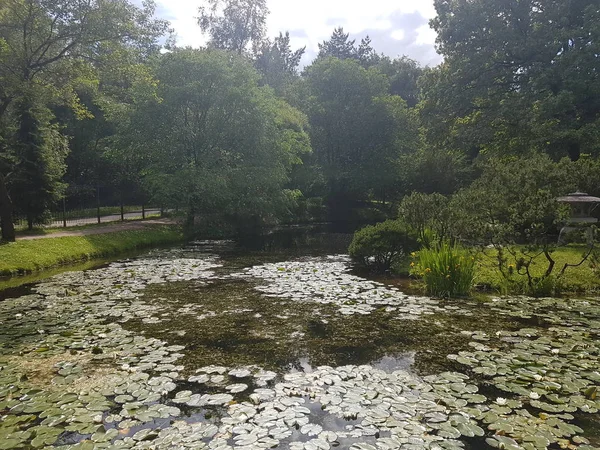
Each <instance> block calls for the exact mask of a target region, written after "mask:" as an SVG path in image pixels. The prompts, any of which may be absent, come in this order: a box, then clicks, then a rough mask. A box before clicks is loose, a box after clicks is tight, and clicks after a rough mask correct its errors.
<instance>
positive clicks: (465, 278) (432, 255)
mask: <svg viewBox="0 0 600 450" xmlns="http://www.w3.org/2000/svg"><path fill="white" fill-rule="evenodd" d="M414 257H415V258H416V260H417V263H414V262H413V263H412V264H413V274H415V275H417V276H419V277H422V278H423V280H424V281H425V285H426V287H427V293H428V294H430V295H435V296H437V297H456V296H465V295H468V294H469V293H470V292H471V289H472V287H473V283H474V279H475V257H473V256H472V255H471V253H470V252H469V251H468V250H466V249H464V248H463V247H461V246H459V245H458V244H456V243H455V244H450V243H449V242H448V241H442V242H441V243H439V244H438V245H434V246H432V247H431V248H426V247H424V248H422V249H421V250H419V252H418V253H417V254H415V255H414Z"/></svg>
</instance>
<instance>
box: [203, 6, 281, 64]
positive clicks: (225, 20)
mask: <svg viewBox="0 0 600 450" xmlns="http://www.w3.org/2000/svg"><path fill="white" fill-rule="evenodd" d="M198 12H199V13H200V16H199V17H198V25H200V28H201V29H202V31H203V32H205V33H208V34H209V36H210V41H209V46H211V47H214V48H218V49H223V50H230V51H233V52H236V53H238V54H242V53H244V52H245V51H246V50H247V47H248V45H249V44H251V45H252V48H253V49H258V48H259V46H260V44H261V43H262V42H263V39H264V36H265V31H266V23H267V15H268V14H269V10H268V8H267V3H266V0H206V1H205V6H201V7H200V8H199V9H198Z"/></svg>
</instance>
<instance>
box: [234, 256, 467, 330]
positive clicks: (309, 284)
mask: <svg viewBox="0 0 600 450" xmlns="http://www.w3.org/2000/svg"><path fill="white" fill-rule="evenodd" d="M349 263H350V259H349V257H347V256H344V255H336V256H329V257H327V258H325V259H324V258H306V259H303V260H299V261H286V262H281V263H271V264H264V265H260V266H254V267H250V268H247V269H245V270H244V272H243V273H239V274H233V275H232V276H233V277H251V278H259V279H263V280H265V281H267V282H268V284H265V285H260V286H257V287H256V289H257V290H258V291H260V292H262V293H263V294H264V295H265V296H268V297H275V298H287V299H291V300H294V301H307V302H315V303H322V304H333V305H336V306H338V307H339V312H340V313H341V314H344V315H352V314H371V313H372V312H373V311H375V310H377V309H379V308H385V310H386V311H387V312H395V313H397V314H398V316H399V318H402V319H403V320H408V319H418V318H419V317H420V316H422V315H424V314H427V315H431V314H435V313H436V312H440V311H443V310H444V308H443V307H441V306H440V305H439V304H438V302H437V301H436V300H433V299H431V298H429V297H415V296H410V295H406V294H404V293H402V292H400V290H399V289H398V288H393V287H388V286H386V285H385V284H383V283H378V282H375V281H371V280H367V279H365V278H361V277H357V276H355V275H352V274H350V273H349V270H350V264H349ZM451 308H452V307H451ZM453 309H454V312H460V313H462V314H469V311H467V310H463V309H459V308H456V307H454V308H453Z"/></svg>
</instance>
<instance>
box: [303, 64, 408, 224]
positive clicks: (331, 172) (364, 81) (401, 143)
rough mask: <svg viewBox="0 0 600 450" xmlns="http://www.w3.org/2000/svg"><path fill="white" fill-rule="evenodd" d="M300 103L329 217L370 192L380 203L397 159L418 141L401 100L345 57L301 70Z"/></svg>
mask: <svg viewBox="0 0 600 450" xmlns="http://www.w3.org/2000/svg"><path fill="white" fill-rule="evenodd" d="M305 84H306V95H303V96H301V98H304V99H306V100H305V101H304V104H303V106H302V107H303V108H304V110H305V111H306V112H307V114H308V116H309V120H310V125H311V137H312V143H313V148H314V157H315V161H314V164H316V165H318V166H319V167H321V168H322V170H323V173H324V177H325V179H326V180H327V193H326V195H327V197H328V200H329V204H330V207H331V211H332V214H333V216H334V217H335V218H336V219H337V220H339V219H342V218H347V216H346V214H347V213H348V210H349V208H351V205H352V203H355V202H356V201H358V200H366V199H368V198H369V196H370V195H374V196H376V197H377V198H379V199H381V200H383V201H385V200H386V199H389V198H390V196H391V194H392V193H393V192H394V191H395V190H396V188H397V185H396V183H397V177H398V174H399V169H400V168H399V161H400V156H401V155H402V154H406V153H411V152H414V151H415V150H416V146H417V145H418V130H417V126H416V124H415V122H414V117H413V116H412V115H411V114H410V113H409V111H408V108H407V106H406V103H405V102H404V101H403V100H402V99H401V98H400V97H397V96H390V95H389V94H388V93H387V92H388V82H387V79H386V77H385V76H384V75H383V74H381V73H380V72H379V71H377V70H376V69H374V68H371V69H365V68H363V67H361V66H360V64H359V63H358V62H357V61H355V60H351V59H346V60H340V59H337V58H327V59H318V60H317V61H316V62H315V63H314V64H313V65H312V66H310V67H308V68H307V70H306V77H305Z"/></svg>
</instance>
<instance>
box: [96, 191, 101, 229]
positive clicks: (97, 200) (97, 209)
mask: <svg viewBox="0 0 600 450" xmlns="http://www.w3.org/2000/svg"><path fill="white" fill-rule="evenodd" d="M96 215H97V216H98V223H100V185H99V184H98V185H97V186H96Z"/></svg>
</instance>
